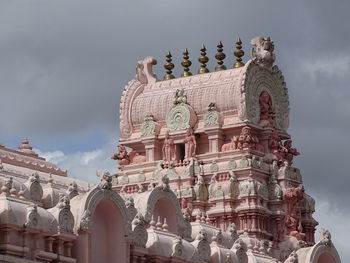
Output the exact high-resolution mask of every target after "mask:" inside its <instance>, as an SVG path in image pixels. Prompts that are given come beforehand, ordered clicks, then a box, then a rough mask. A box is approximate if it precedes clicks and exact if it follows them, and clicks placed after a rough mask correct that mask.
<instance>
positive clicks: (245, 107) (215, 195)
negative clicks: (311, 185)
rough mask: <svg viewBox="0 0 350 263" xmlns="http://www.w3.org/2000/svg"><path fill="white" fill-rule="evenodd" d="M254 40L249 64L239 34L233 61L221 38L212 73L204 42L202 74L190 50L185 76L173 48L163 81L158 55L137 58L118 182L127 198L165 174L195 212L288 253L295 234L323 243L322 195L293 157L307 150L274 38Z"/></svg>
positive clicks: (186, 208)
mask: <svg viewBox="0 0 350 263" xmlns="http://www.w3.org/2000/svg"><path fill="white" fill-rule="evenodd" d="M251 45H252V50H251V58H250V60H248V61H247V62H246V63H244V62H243V59H242V57H243V56H244V51H243V46H242V41H241V40H240V39H238V40H237V42H236V50H235V51H234V56H235V57H236V61H233V60H232V62H231V63H229V64H230V65H233V66H232V67H231V68H229V66H227V67H226V66H225V65H224V61H223V60H224V59H225V58H226V55H225V54H224V53H223V45H222V43H221V42H219V44H218V49H217V54H216V55H215V58H216V59H217V61H218V63H217V66H216V67H215V71H213V72H209V69H208V68H207V65H206V64H207V62H208V60H209V58H208V57H207V55H206V48H205V46H204V45H203V46H202V47H201V49H200V57H199V59H198V61H199V62H200V65H199V69H193V70H191V71H192V72H198V74H192V73H191V71H190V66H191V65H192V62H191V60H190V56H189V54H190V53H189V51H188V50H187V49H186V50H185V51H184V53H183V58H184V61H183V62H182V66H183V67H184V72H183V74H182V75H181V77H178V78H176V77H175V76H174V75H173V73H172V70H173V68H174V64H173V63H172V55H171V53H170V52H169V53H168V54H167V55H166V64H165V65H164V67H165V69H166V74H165V76H164V80H159V79H157V77H156V76H155V74H154V73H153V71H152V68H153V66H154V65H155V64H156V63H157V62H156V60H155V59H154V58H152V57H146V58H145V59H143V60H141V61H139V62H138V63H137V70H136V75H135V78H134V79H133V80H131V81H130V82H129V83H128V84H127V85H126V87H125V89H124V91H123V94H122V98H121V102H120V142H119V143H120V145H119V146H118V152H117V153H116V154H115V155H114V156H113V157H112V158H113V159H115V160H118V161H119V170H118V172H117V173H116V174H115V177H114V181H113V182H114V183H113V188H114V189H115V190H116V191H117V192H119V193H120V194H122V195H123V196H124V198H128V197H132V196H135V195H137V194H138V193H142V192H145V191H146V190H147V189H152V188H154V187H155V186H156V185H158V184H159V183H160V182H162V180H164V178H166V179H167V180H169V182H170V188H171V189H172V190H173V192H174V193H175V194H176V196H177V198H178V201H179V204H180V206H181V209H182V212H183V214H184V217H185V218H186V219H187V220H188V221H190V222H193V221H196V220H199V221H201V220H202V221H206V222H210V224H212V225H214V226H215V227H218V228H221V229H222V230H223V231H226V230H227V229H228V228H229V226H231V225H232V224H235V225H236V227H237V230H238V234H245V235H247V236H248V237H250V238H254V239H255V240H256V242H263V243H264V244H268V245H266V247H269V248H270V249H273V250H274V251H275V252H276V253H277V254H278V253H279V254H281V253H282V254H283V253H287V255H288V254H289V253H290V251H287V249H286V247H287V246H290V243H291V242H299V243H304V244H305V245H313V244H314V232H315V226H316V225H317V224H318V223H317V222H316V221H315V220H314V219H313V217H312V214H313V212H314V200H313V199H312V197H310V196H309V195H307V194H306V193H305V191H304V188H303V186H302V177H301V173H300V170H299V169H298V168H296V167H294V166H293V158H294V157H295V156H297V155H299V152H298V151H297V150H296V149H295V148H293V147H292V140H291V136H290V135H289V134H288V131H287V129H288V125H289V99H288V90H287V88H286V83H285V81H284V78H283V74H282V72H281V71H280V70H279V68H278V67H277V66H276V65H274V62H275V54H274V53H273V51H274V43H273V41H272V40H271V39H270V38H264V37H256V38H253V39H252V40H251ZM193 53H194V52H193ZM257 246H258V245H257ZM264 246H265V245H264ZM264 246H262V247H264ZM284 257H285V256H284Z"/></svg>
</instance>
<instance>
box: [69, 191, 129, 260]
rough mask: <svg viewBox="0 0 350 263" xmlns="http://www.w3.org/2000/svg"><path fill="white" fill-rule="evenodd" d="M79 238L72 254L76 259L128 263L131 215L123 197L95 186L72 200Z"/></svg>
mask: <svg viewBox="0 0 350 263" xmlns="http://www.w3.org/2000/svg"><path fill="white" fill-rule="evenodd" d="M71 206H72V212H73V214H74V217H75V220H76V226H75V231H76V233H77V234H78V238H77V240H76V242H75V245H74V248H73V255H74V256H75V257H76V258H77V261H78V262H86V263H98V262H104V263H112V262H113V263H115V262H121V263H122V262H123V263H124V262H128V260H129V256H130V233H131V225H130V215H129V213H128V211H127V209H126V207H125V204H124V200H123V199H122V197H121V196H120V195H119V194H117V193H116V192H114V191H113V190H108V189H101V188H99V187H98V186H97V187H95V188H94V189H92V190H91V191H90V192H88V193H86V194H84V195H79V196H76V197H74V198H73V199H72V200H71Z"/></svg>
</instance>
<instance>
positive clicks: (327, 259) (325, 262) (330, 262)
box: [317, 253, 337, 263]
mask: <svg viewBox="0 0 350 263" xmlns="http://www.w3.org/2000/svg"><path fill="white" fill-rule="evenodd" d="M317 263H337V262H336V260H335V259H334V257H333V256H332V255H331V254H329V253H323V254H322V255H321V256H320V257H319V258H318V260H317Z"/></svg>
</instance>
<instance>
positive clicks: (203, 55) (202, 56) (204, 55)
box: [198, 44, 209, 74]
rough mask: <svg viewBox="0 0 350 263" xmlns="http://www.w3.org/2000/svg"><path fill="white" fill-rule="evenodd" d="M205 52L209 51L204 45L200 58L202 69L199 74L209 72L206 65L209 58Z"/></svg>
mask: <svg viewBox="0 0 350 263" xmlns="http://www.w3.org/2000/svg"><path fill="white" fill-rule="evenodd" d="M205 51H207V49H206V48H205V46H204V44H202V47H201V56H200V57H199V58H198V61H199V63H201V67H200V68H199V69H198V74H202V73H208V72H209V70H208V69H207V65H206V63H208V61H209V58H208V57H207V56H206V54H207V53H206V52H205Z"/></svg>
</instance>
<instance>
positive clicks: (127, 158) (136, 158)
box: [112, 145, 146, 166]
mask: <svg viewBox="0 0 350 263" xmlns="http://www.w3.org/2000/svg"><path fill="white" fill-rule="evenodd" d="M112 159H113V160H118V161H119V165H121V166H123V165H128V164H131V163H143V162H146V156H144V155H141V154H139V153H138V152H136V151H135V150H132V151H130V152H127V150H126V149H125V146H123V145H118V153H115V154H114V155H113V156H112Z"/></svg>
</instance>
